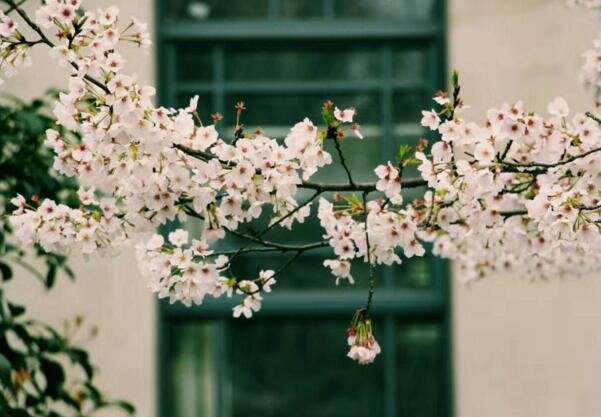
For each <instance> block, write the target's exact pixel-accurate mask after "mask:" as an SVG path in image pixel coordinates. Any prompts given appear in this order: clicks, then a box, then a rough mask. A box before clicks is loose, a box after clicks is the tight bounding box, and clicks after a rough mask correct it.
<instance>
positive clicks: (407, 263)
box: [391, 251, 435, 290]
mask: <svg viewBox="0 0 601 417" xmlns="http://www.w3.org/2000/svg"><path fill="white" fill-rule="evenodd" d="M402 260H403V263H402V264H401V265H400V267H397V268H394V270H393V271H392V272H391V273H392V274H393V277H394V279H393V285H394V287H396V288H402V289H412V290H428V289H432V286H433V285H434V262H435V259H434V257H433V256H432V254H431V253H429V251H428V252H426V254H425V255H424V256H423V257H421V258H418V257H413V258H410V259H407V258H405V257H402Z"/></svg>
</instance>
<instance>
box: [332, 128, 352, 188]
mask: <svg viewBox="0 0 601 417" xmlns="http://www.w3.org/2000/svg"><path fill="white" fill-rule="evenodd" d="M332 139H333V140H334V145H336V152H338V157H339V158H340V165H342V168H344V171H345V172H346V177H347V178H348V182H349V184H350V185H351V186H354V185H355V181H353V176H352V175H351V170H350V168H349V167H348V165H347V164H346V159H345V158H344V154H343V153H342V148H341V147H340V141H339V140H338V138H337V137H336V136H334V137H332Z"/></svg>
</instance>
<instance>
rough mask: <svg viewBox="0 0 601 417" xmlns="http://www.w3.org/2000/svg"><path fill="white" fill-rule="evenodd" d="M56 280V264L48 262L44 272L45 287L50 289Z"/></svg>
mask: <svg viewBox="0 0 601 417" xmlns="http://www.w3.org/2000/svg"><path fill="white" fill-rule="evenodd" d="M55 282H56V264H55V263H50V264H49V265H48V272H47V273H46V288H48V289H50V288H52V287H54V283H55Z"/></svg>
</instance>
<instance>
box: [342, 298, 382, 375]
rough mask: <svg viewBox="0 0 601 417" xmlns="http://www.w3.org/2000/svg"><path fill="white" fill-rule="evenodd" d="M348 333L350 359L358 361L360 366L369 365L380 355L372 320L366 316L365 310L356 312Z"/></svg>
mask: <svg viewBox="0 0 601 417" xmlns="http://www.w3.org/2000/svg"><path fill="white" fill-rule="evenodd" d="M346 332H347V342H348V345H349V346H350V350H349V352H348V354H347V356H348V357H349V358H351V359H353V360H355V361H357V362H358V363H359V364H360V365H368V364H370V363H372V362H373V361H374V360H375V359H376V356H377V355H379V354H380V352H381V349H380V345H379V344H378V342H377V341H376V339H375V337H374V335H373V333H372V326H371V319H370V318H369V317H368V316H367V315H366V313H365V310H357V311H356V312H355V315H354V316H353V319H352V320H351V325H350V326H349V328H348V329H347V331H346Z"/></svg>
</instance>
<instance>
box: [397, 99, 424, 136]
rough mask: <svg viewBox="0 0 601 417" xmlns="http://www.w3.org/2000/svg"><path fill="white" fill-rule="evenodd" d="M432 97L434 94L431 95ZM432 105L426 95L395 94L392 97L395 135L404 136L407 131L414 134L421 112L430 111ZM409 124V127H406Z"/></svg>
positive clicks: (418, 124)
mask: <svg viewBox="0 0 601 417" xmlns="http://www.w3.org/2000/svg"><path fill="white" fill-rule="evenodd" d="M432 95H434V94H432ZM431 103H433V102H432V101H431V100H430V99H429V98H428V97H426V94H421V93H396V94H395V95H394V97H393V103H392V105H393V113H394V122H395V126H394V130H395V135H398V136H406V133H407V131H408V129H411V130H409V131H411V132H414V131H415V128H414V127H415V126H420V120H421V119H422V110H426V109H430V108H431V107H432V104H431ZM406 124H409V125H410V126H406Z"/></svg>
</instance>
